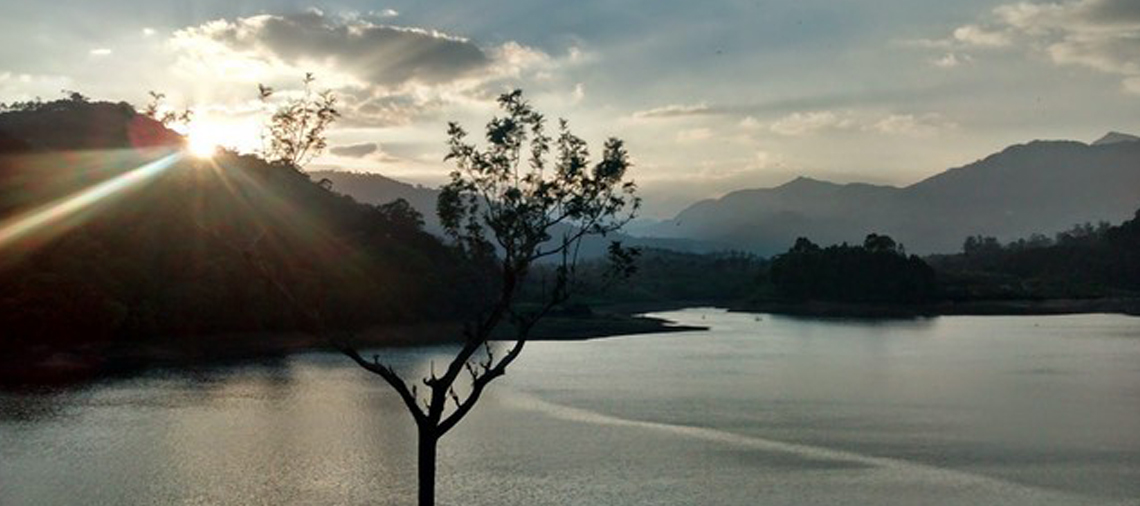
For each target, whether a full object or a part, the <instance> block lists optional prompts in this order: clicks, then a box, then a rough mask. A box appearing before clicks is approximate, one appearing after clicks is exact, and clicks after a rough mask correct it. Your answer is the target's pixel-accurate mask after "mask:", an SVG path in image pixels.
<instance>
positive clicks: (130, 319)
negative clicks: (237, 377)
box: [0, 98, 475, 353]
mask: <svg viewBox="0 0 1140 506" xmlns="http://www.w3.org/2000/svg"><path fill="white" fill-rule="evenodd" d="M181 142H182V140H181V137H180V136H178V135H176V134H174V133H173V132H170V131H169V130H166V129H165V128H164V127H163V126H162V125H161V124H160V123H158V122H156V121H154V120H152V119H150V118H147V117H145V116H143V115H140V114H138V113H136V112H135V111H134V109H133V108H130V107H129V106H125V105H124V104H109V103H96V102H90V101H87V100H85V99H83V100H80V99H76V98H72V99H67V100H61V101H56V102H49V103H43V104H38V105H35V106H34V107H31V106H22V107H18V108H9V110H8V111H7V112H3V113H0V148H2V151H0V224H10V223H12V222H13V220H15V219H17V218H18V217H20V216H24V215H25V214H26V213H27V212H30V211H32V210H34V209H37V208H38V207H39V206H42V205H44V204H46V203H50V202H54V201H56V199H60V198H63V197H65V196H67V195H72V194H74V192H76V191H79V190H81V189H84V188H90V187H91V186H92V185H95V184H98V183H100V182H103V181H108V180H110V179H111V178H113V177H115V176H119V175H122V174H124V173H126V172H127V171H129V170H132V169H134V168H136V167H139V166H141V165H143V164H145V163H146V162H148V161H151V160H154V159H155V158H157V157H159V156H161V154H163V153H168V152H170V151H172V150H174V149H177V148H179V147H180V144H181ZM41 228H42V230H37V231H36V233H35V234H32V235H31V236H29V237H30V239H28V240H24V241H20V242H17V243H15V244H8V245H6V246H5V249H4V251H3V257H2V258H0V329H2V331H0V333H2V334H3V338H2V339H0V353H3V352H4V350H22V349H29V348H34V347H39V348H43V347H52V346H68V347H74V346H76V345H84V344H93V343H107V342H119V341H140V340H141V341H152V340H162V339H179V338H181V337H183V336H189V335H199V334H205V333H229V332H262V331H273V332H276V331H283V330H290V329H296V328H299V327H300V326H301V325H303V323H304V322H302V321H299V320H298V318H297V315H296V314H295V313H294V311H292V310H291V309H290V305H289V304H287V303H285V301H284V300H282V298H281V297H282V294H281V292H280V291H278V290H275V289H274V287H273V286H271V284H270V283H273V282H280V283H284V284H287V285H288V286H289V288H290V292H291V293H293V294H294V295H295V296H296V298H297V299H298V300H299V301H300V302H301V303H303V304H306V305H310V306H311V307H313V308H315V309H317V310H318V311H319V312H320V313H321V315H322V319H323V320H324V321H325V322H326V323H328V324H329V325H332V326H335V327H338V328H359V327H366V326H370V325H375V324H380V323H391V322H398V321H414V320H425V319H440V318H444V317H448V318H450V317H454V316H455V315H458V314H463V313H464V312H465V311H469V310H471V308H470V307H469V304H465V301H466V300H468V298H469V297H468V295H470V294H469V293H467V292H465V290H474V289H475V288H474V285H473V284H468V283H466V282H465V280H467V279H470V278H471V276H472V275H473V274H472V270H471V268H470V267H469V266H467V265H465V264H463V263H462V262H458V261H457V257H456V255H455V254H454V252H453V251H452V250H451V249H450V248H449V247H447V246H446V245H445V244H443V243H442V242H441V241H440V240H438V239H437V238H436V237H434V236H432V235H430V234H427V233H425V232H424V231H423V230H422V217H421V216H419V214H418V213H416V212H415V211H414V210H413V209H411V207H410V206H408V205H407V204H406V203H401V202H396V203H392V204H387V205H380V206H373V205H365V204H361V203H358V202H356V201H354V200H352V199H351V198H349V197H346V196H343V195H339V194H336V193H334V192H331V191H329V190H328V189H326V188H325V187H323V186H321V185H319V184H317V183H315V182H313V181H311V180H310V179H309V178H308V176H306V175H305V174H303V173H301V172H299V171H298V170H296V169H295V168H294V167H292V166H287V165H281V164H269V163H266V162H265V161H263V160H261V159H259V158H257V157H253V156H240V155H237V154H234V153H219V154H218V155H217V156H215V157H214V158H213V159H210V160H195V159H190V158H183V159H181V160H180V161H178V162H177V163H175V164H174V165H173V166H171V167H170V168H168V169H167V170H165V171H164V172H162V173H161V174H160V175H158V176H156V177H155V178H153V179H152V180H150V181H148V182H145V183H142V184H138V185H136V186H127V187H124V188H123V189H122V190H120V191H116V192H114V193H109V194H107V195H104V196H102V197H101V199H100V200H99V201H98V202H97V203H96V204H95V205H94V206H92V207H91V208H90V209H87V210H85V211H84V212H83V213H82V214H80V215H78V216H72V217H70V218H68V219H66V220H63V221H60V222H55V223H53V224H52V225H50V226H44V227H41ZM53 232H54V233H53Z"/></svg>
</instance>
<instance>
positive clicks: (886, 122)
mask: <svg viewBox="0 0 1140 506" xmlns="http://www.w3.org/2000/svg"><path fill="white" fill-rule="evenodd" d="M956 126H957V125H955V124H954V123H951V122H948V121H946V120H945V119H943V118H942V116H941V115H939V114H933V113H932V114H923V115H914V114H891V115H888V116H886V117H884V118H882V119H880V120H878V121H875V122H873V123H871V124H870V125H868V126H867V127H866V128H865V129H867V130H873V131H877V132H881V133H885V134H891V135H905V136H909V137H930V136H933V135H935V134H938V133H939V132H941V131H943V130H946V129H951V128H955V127H956Z"/></svg>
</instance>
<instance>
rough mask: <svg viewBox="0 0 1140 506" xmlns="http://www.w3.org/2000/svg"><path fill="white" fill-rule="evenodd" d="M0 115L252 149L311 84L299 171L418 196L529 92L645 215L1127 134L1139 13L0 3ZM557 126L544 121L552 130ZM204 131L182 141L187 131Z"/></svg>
mask: <svg viewBox="0 0 1140 506" xmlns="http://www.w3.org/2000/svg"><path fill="white" fill-rule="evenodd" d="M0 12H4V16H3V17H2V18H0V102H6V101H13V100H26V99H30V98H33V97H37V96H39V97H43V98H45V99H46V98H54V97H59V96H60V91H61V90H65V89H66V90H74V91H79V92H81V93H83V94H85V95H88V96H91V97H92V98H95V99H102V100H113V101H120V100H123V101H127V102H131V103H133V104H137V105H139V106H140V107H141V106H142V105H144V104H146V103H147V101H148V95H147V93H148V92H149V91H152V90H153V91H159V92H162V93H164V94H165V95H166V96H167V98H166V101H165V103H166V104H167V105H168V106H169V107H171V108H178V109H181V108H187V107H188V108H191V109H193V110H194V111H195V123H194V124H192V125H191V126H190V129H191V131H192V132H193V131H197V132H198V133H199V134H201V135H209V136H211V138H212V139H216V141H217V142H219V143H221V144H223V145H226V146H231V147H235V148H237V149H239V150H245V151H250V150H256V149H257V148H258V147H259V146H260V140H259V139H260V137H259V134H260V131H261V125H262V124H263V122H264V120H265V117H266V115H267V114H268V113H269V111H270V110H271V108H272V104H266V103H263V102H262V101H260V100H259V99H258V93H257V85H258V84H265V85H268V86H272V87H273V88H274V89H276V90H279V92H278V95H277V97H278V98H279V99H283V98H288V97H290V96H293V94H295V93H298V92H299V91H297V90H298V89H299V87H300V82H301V79H302V77H303V76H304V75H305V73H306V72H312V73H314V74H315V75H316V77H317V82H316V84H315V85H316V87H317V88H318V89H322V90H323V89H330V90H332V91H333V92H334V93H335V94H336V96H337V97H338V99H339V100H340V109H341V111H342V113H343V117H342V118H341V120H340V121H339V122H338V124H337V125H336V127H335V128H334V129H333V130H331V131H330V133H329V137H330V150H329V151H328V152H327V153H326V154H325V155H324V156H322V157H321V158H319V159H318V160H316V161H314V162H313V163H312V165H311V166H310V168H341V169H347V170H357V171H368V172H379V173H382V174H385V175H388V176H391V177H395V178H397V179H402V180H405V181H411V182H416V183H421V184H427V185H435V184H438V183H440V182H442V181H443V180H444V179H445V177H446V174H447V173H448V172H449V170H450V169H449V167H448V165H447V164H446V163H445V162H444V161H443V155H444V149H445V145H444V141H445V139H446V127H447V122H448V121H457V122H459V123H461V124H462V125H464V126H465V127H466V128H467V129H468V130H469V131H472V132H477V131H480V130H481V128H482V126H483V125H484V124H485V123H486V122H487V120H489V119H490V118H491V117H492V115H493V114H495V112H496V109H495V105H494V98H495V97H496V96H497V95H498V94H500V93H503V92H506V91H509V90H511V89H514V88H521V89H523V90H524V92H525V95H526V96H527V97H529V99H530V100H531V101H532V102H533V103H534V105H535V106H536V108H537V109H538V110H540V111H542V112H544V113H545V114H546V115H547V116H548V117H550V118H556V117H564V118H566V119H568V120H569V121H570V125H571V128H572V130H573V131H574V132H575V133H577V134H578V135H580V136H582V137H584V138H586V139H587V140H589V141H590V142H591V145H592V146H594V148H595V150H597V149H599V148H600V146H601V143H602V141H603V140H604V139H605V138H607V137H619V138H622V139H624V140H625V141H626V142H627V145H628V148H629V150H630V152H631V154H632V157H633V161H634V163H635V168H634V169H633V170H632V172H631V175H632V177H633V178H634V179H635V180H636V181H637V182H638V183H639V186H640V188H641V194H642V196H643V197H644V198H645V207H644V211H643V215H644V216H646V217H649V218H667V217H670V216H672V215H673V214H675V213H676V212H678V211H680V210H681V209H683V208H684V207H685V206H686V205H688V204H690V203H692V202H693V201H695V200H699V199H703V198H709V197H715V196H718V195H722V194H724V193H725V192H728V191H731V190H734V189H740V188H757V187H769V186H775V185H778V184H781V183H784V182H786V181H788V180H790V179H793V178H795V177H797V176H808V177H813V178H817V179H824V180H830V181H835V182H854V181H862V182H870V183H877V184H893V185H907V184H911V183H914V182H917V181H919V180H921V179H923V178H925V177H928V176H931V175H933V174H936V173H938V172H941V171H943V170H945V169H947V168H950V167H955V166H960V165H964V164H967V163H970V162H972V161H975V160H977V159H979V158H983V157H985V156H987V155H988V154H991V153H993V152H996V151H1000V150H1001V149H1002V148H1004V147H1006V146H1008V145H1011V144H1017V143H1023V142H1028V141H1030V140H1033V139H1073V140H1080V141H1085V142H1089V141H1092V140H1095V139H1096V138H1098V137H1100V136H1101V135H1103V134H1104V133H1106V132H1108V131H1110V130H1118V131H1124V132H1133V133H1137V132H1140V1H1137V0H1055V1H1023V2H1018V1H1016V0H997V1H990V0H959V1H954V2H946V1H929V0H798V1H790V0H781V1H775V0H753V1H743V0H741V1H736V0H722V1H717V0H709V1H706V2H691V1H684V2H682V1H677V0H655V1H640V2H639V1H619V0H604V1H603V0H576V1H572V2H568V1H565V0H532V1H526V2H523V1H513V2H508V1H505V0H489V1H473V0H463V1H459V0H454V1H453V0H438V1H423V0H420V1H410V0H409V1H402V0H397V1H387V2H381V1H355V0H344V1H337V2H320V1H310V2H295V1H266V0H183V1H178V2H158V1H154V0H101V1H99V2H91V1H89V0H83V1H79V0H57V1H55V2H52V3H43V2H26V1H22V0H21V1H14V0H0ZM553 126H554V125H552V127H553ZM195 129H196V130H195Z"/></svg>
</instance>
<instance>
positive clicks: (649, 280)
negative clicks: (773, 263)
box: [524, 248, 768, 305]
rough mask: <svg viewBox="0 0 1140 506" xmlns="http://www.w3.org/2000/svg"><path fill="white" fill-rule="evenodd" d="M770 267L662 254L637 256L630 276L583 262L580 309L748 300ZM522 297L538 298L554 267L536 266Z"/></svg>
mask: <svg viewBox="0 0 1140 506" xmlns="http://www.w3.org/2000/svg"><path fill="white" fill-rule="evenodd" d="M767 264H768V262H767V261H766V260H764V259H763V258H760V257H758V256H756V255H752V254H748V253H743V252H722V253H709V254H697V253H684V252H678V251H671V250H665V249H658V248H643V249H640V250H638V251H637V255H636V258H635V263H634V266H635V268H634V270H633V272H632V273H630V274H629V275H628V276H618V275H617V274H619V273H615V272H611V270H610V264H609V263H608V262H607V261H606V260H605V259H601V258H599V259H594V260H589V261H586V262H582V263H581V264H580V265H579V266H578V268H577V269H578V273H577V274H578V275H577V278H578V282H577V284H576V285H575V287H574V288H575V290H576V297H575V299H574V301H575V302H576V303H577V304H587V305H589V304H594V305H597V304H626V303H659V302H694V303H715V302H728V301H735V300H739V299H742V298H745V297H748V296H749V295H750V294H751V293H752V292H753V291H755V290H756V282H757V280H758V279H760V278H761V277H762V276H763V275H764V272H765V271H766V269H767ZM535 270H536V272H535V273H534V275H532V276H531V279H530V283H529V285H528V286H527V287H526V288H527V289H526V291H524V297H532V298H537V297H536V293H537V291H540V290H541V289H542V288H543V283H544V280H548V279H550V277H551V276H552V275H553V272H552V271H553V267H551V266H546V267H544V266H541V265H540V266H538V267H536V269H535Z"/></svg>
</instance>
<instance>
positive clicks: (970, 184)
mask: <svg viewBox="0 0 1140 506" xmlns="http://www.w3.org/2000/svg"><path fill="white" fill-rule="evenodd" d="M1137 208H1140V137H1136V136H1132V135H1128V134H1122V133H1119V132H1112V133H1110V134H1108V135H1106V136H1104V137H1103V138H1101V139H1100V140H1098V141H1096V142H1094V143H1092V144H1085V143H1081V142H1074V141H1033V142H1030V143H1028V144H1021V145H1016V146H1011V147H1009V148H1006V149H1005V150H1003V151H1002V152H1000V153H997V154H994V155H991V156H989V157H986V158H985V159H983V160H980V161H977V162H974V163H971V164H969V165H966V166H963V167H958V168H954V169H950V170H947V171H945V172H943V173H941V174H938V175H935V176H933V177H930V178H927V179H925V180H923V181H920V182H918V183H915V184H913V185H910V186H907V187H902V188H899V187H894V186H879V185H870V184H862V183H853V184H835V183H830V182H826V181H819V180H815V179H811V178H806V177H800V178H798V179H795V180H793V181H790V182H788V183H785V184H783V185H781V186H777V187H775V188H763V189H751V190H740V191H735V192H732V193H729V194H727V195H725V196H724V197H721V198H719V199H710V200H704V201H700V202H697V203H695V204H693V205H691V206H689V207H688V208H687V209H685V210H684V211H682V212H681V213H679V214H678V215H677V216H676V217H675V218H673V219H671V220H666V221H664V222H661V223H658V224H655V225H651V226H644V225H643V226H642V227H639V230H638V232H639V233H640V234H646V235H652V236H658V237H673V238H688V239H694V240H699V241H709V242H714V243H718V244H723V245H727V246H730V247H733V248H737V249H742V250H747V251H752V252H755V253H759V254H764V255H770V254H775V253H779V252H782V251H785V250H787V248H788V247H789V246H790V245H791V244H792V243H793V242H794V241H795V239H796V238H797V237H801V236H802V237H808V238H810V239H811V240H813V241H815V242H817V243H822V244H832V243H839V242H844V241H847V242H851V243H858V242H861V241H862V239H863V237H864V236H866V234H868V233H871V232H876V233H885V234H888V235H890V236H892V237H894V238H895V239H896V240H898V241H900V242H902V243H903V244H905V245H906V247H907V248H908V250H909V251H911V252H914V253H920V254H926V253H944V252H954V251H959V250H960V248H961V245H962V242H963V240H964V239H965V238H966V237H967V236H970V235H976V234H981V235H987V236H995V237H997V238H999V239H1001V240H1011V239H1015V238H1018V237H1024V236H1028V235H1030V234H1033V233H1046V234H1052V233H1054V232H1058V231H1061V230H1065V229H1068V228H1069V227H1071V226H1072V225H1074V224H1077V223H1084V222H1094V223H1095V222H1098V221H1101V220H1105V221H1110V222H1119V221H1121V220H1124V219H1127V218H1130V217H1131V216H1132V215H1133V213H1134V212H1135V211H1136V209H1137Z"/></svg>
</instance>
